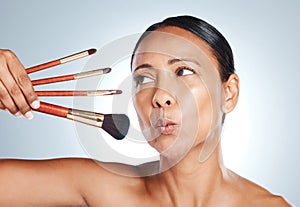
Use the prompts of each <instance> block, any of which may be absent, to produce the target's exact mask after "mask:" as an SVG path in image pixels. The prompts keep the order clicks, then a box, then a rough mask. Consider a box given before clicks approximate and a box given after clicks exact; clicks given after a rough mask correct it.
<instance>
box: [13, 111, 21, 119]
mask: <svg viewBox="0 0 300 207" xmlns="http://www.w3.org/2000/svg"><path fill="white" fill-rule="evenodd" d="M14 116H15V117H17V118H20V117H22V113H21V112H19V111H18V112H17V113H15V114H14Z"/></svg>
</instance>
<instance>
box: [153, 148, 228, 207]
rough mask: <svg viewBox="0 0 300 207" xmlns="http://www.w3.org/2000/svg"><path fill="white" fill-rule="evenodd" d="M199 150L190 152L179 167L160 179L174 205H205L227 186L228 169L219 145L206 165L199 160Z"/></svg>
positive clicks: (175, 167) (162, 174)
mask: <svg viewBox="0 0 300 207" xmlns="http://www.w3.org/2000/svg"><path fill="white" fill-rule="evenodd" d="M200 148H201V147H198V148H197V147H196V148H194V149H193V150H191V151H190V152H189V153H188V154H187V156H185V157H184V159H182V160H181V161H180V162H179V163H178V164H176V165H175V166H173V167H172V168H170V169H169V170H167V171H165V172H163V173H161V174H159V175H158V177H157V179H158V182H160V185H161V186H162V189H163V190H164V192H163V193H166V194H167V195H169V197H170V199H171V200H170V201H171V202H172V203H173V205H174V206H181V204H183V203H184V204H187V203H189V204H190V205H185V206H194V205H195V202H196V203H203V202H204V198H205V199H207V198H209V197H211V196H213V194H214V193H216V192H217V191H218V190H219V189H221V185H222V184H223V183H224V180H225V176H226V170H225V167H224V165H223V159H222V153H221V147H220V144H218V145H217V147H216V148H215V149H214V151H213V152H212V154H211V155H210V156H209V157H208V158H207V159H206V160H205V161H203V162H202V161H200V160H199V156H200V155H199V154H200V150H201V149H200ZM178 195H180V196H178ZM201 199H202V200H201ZM190 202H193V203H190Z"/></svg>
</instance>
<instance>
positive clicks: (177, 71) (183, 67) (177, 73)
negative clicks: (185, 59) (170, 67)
mask: <svg viewBox="0 0 300 207" xmlns="http://www.w3.org/2000/svg"><path fill="white" fill-rule="evenodd" d="M182 70H188V71H190V72H192V74H194V73H195V71H194V69H192V68H190V67H187V66H182V67H179V68H178V69H177V70H176V72H175V73H176V75H177V76H185V75H179V71H182ZM192 74H187V75H192Z"/></svg>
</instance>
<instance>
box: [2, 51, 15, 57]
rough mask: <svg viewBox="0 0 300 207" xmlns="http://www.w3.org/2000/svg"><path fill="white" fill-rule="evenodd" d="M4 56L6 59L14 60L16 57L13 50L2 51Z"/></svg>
mask: <svg viewBox="0 0 300 207" xmlns="http://www.w3.org/2000/svg"><path fill="white" fill-rule="evenodd" d="M2 55H3V56H4V57H5V58H6V59H14V58H15V57H16V55H15V53H13V52H12V51H11V50H8V49H6V50H2Z"/></svg>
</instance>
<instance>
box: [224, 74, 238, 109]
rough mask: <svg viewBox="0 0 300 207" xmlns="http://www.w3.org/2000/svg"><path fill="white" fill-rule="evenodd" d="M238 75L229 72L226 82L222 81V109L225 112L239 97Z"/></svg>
mask: <svg viewBox="0 0 300 207" xmlns="http://www.w3.org/2000/svg"><path fill="white" fill-rule="evenodd" d="M239 91H240V86H239V77H238V76H237V74H231V75H230V77H229V78H228V80H227V81H226V82H224V83H223V92H224V100H223V106H222V110H223V112H224V113H225V114H227V113H229V112H231V111H232V110H233V109H234V108H235V106H236V104H237V102H238V98H239Z"/></svg>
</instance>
